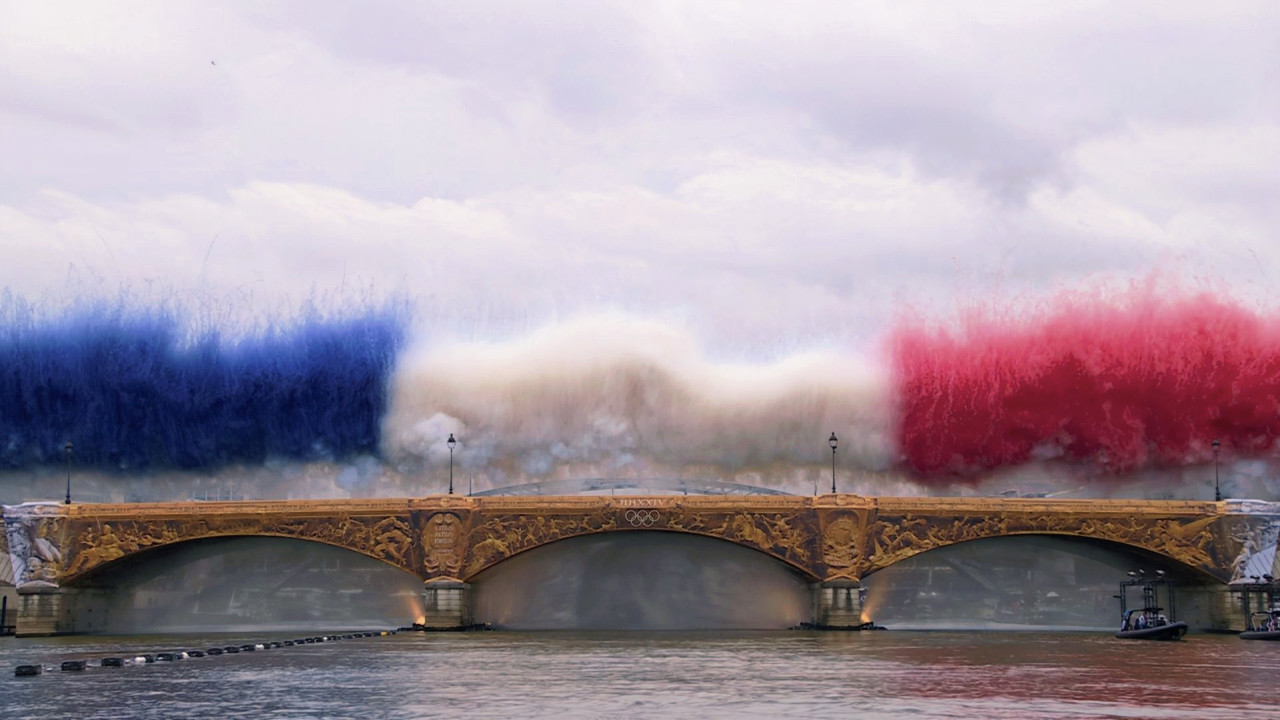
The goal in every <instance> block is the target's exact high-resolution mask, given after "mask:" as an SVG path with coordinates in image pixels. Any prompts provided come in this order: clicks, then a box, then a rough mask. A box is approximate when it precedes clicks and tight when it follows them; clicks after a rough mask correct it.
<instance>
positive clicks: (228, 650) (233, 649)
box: [222, 645, 240, 655]
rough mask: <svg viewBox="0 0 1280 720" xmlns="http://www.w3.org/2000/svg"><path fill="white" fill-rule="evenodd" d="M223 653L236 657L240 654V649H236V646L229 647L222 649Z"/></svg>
mask: <svg viewBox="0 0 1280 720" xmlns="http://www.w3.org/2000/svg"><path fill="white" fill-rule="evenodd" d="M222 651H223V652H225V653H227V654H228V655H235V654H236V653H238V652H240V648H238V647H236V646H235V645H228V646H226V647H224V648H222Z"/></svg>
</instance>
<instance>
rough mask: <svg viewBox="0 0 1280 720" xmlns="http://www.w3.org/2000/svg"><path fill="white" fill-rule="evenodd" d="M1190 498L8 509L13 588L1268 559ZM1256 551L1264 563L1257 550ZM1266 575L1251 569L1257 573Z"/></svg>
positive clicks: (823, 574)
mask: <svg viewBox="0 0 1280 720" xmlns="http://www.w3.org/2000/svg"><path fill="white" fill-rule="evenodd" d="M1233 510H1234V511H1229V512H1225V513H1224V512H1223V508H1221V506H1219V505H1216V504H1213V503H1197V502H1191V501H1097V502H1094V501H1088V502H1086V501H1052V502H1039V503H1037V502H1028V501H1023V500H1019V501H1012V502H1011V501H1006V500H1002V499H995V498H924V497H920V498H860V497H857V496H838V497H835V498H830V499H828V498H801V497H764V498H761V497H750V498H746V497H736V498H721V497H712V496H684V497H681V496H652V497H650V496H633V497H562V498H539V499H536V500H533V499H524V498H483V499H480V498H459V497H452V496H450V497H432V498H422V499H405V500H357V501H342V502H338V503H334V502H327V501H278V502H277V501H263V502H254V503H223V504H217V505H203V504H199V503H172V504H154V505H129V504H120V505H112V504H103V505H81V506H70V507H67V506H64V505H62V504H55V503H32V504H28V505H22V506H11V507H6V508H5V523H6V536H5V538H6V541H7V545H8V547H9V556H10V560H11V564H12V566H13V570H14V582H15V584H19V585H23V584H29V585H34V586H40V585H45V586H55V587H56V586H58V585H60V584H62V583H65V582H75V581H77V580H79V579H80V578H83V577H85V576H86V575H87V574H90V573H92V572H93V571H94V570H96V569H97V568H100V567H103V566H106V565H108V564H111V563H113V562H116V561H118V560H121V559H124V558H127V557H130V556H132V555H135V554H138V553H142V552H146V551H148V550H150V549H154V548H158V547H161V546H164V545H169V544H173V543H179V542H186V541H192V540H200V539H204V538H219V537H237V536H245V537H248V536H272V537H286V538H296V539H300V540H309V541H316V542H322V543H326V544H329V545H334V546H338V547H342V548H346V549H349V550H353V551H355V552H358V553H362V554H364V555H367V556H369V557H373V558H376V559H379V560H382V561H384V562H386V563H389V564H391V565H393V566H395V567H398V568H401V569H403V570H405V571H407V572H410V573H413V574H415V575H418V576H419V577H421V578H423V579H424V580H431V579H454V580H464V581H467V580H470V579H471V578H472V577H474V576H475V575H476V574H477V573H480V572H483V571H484V570H486V569H487V568H489V567H492V566H493V565H495V564H497V563H499V562H501V561H503V560H505V559H507V558H510V557H512V556H513V555H516V554H518V553H521V552H524V551H526V550H529V549H531V548H534V547H538V546H540V545H545V544H548V543H552V542H556V541H558V540H563V539H566V538H570V537H575V536H580V535H589V534H594V533H605V532H615V531H642V532H648V531H659V532H662V531H666V532H681V533H689V534H696V535H703V536H707V537H714V538H719V539H722V540H726V541H728V542H732V543H735V544H738V545H742V546H744V547H748V548H753V549H755V550H758V551H760V552H763V553H766V554H768V555H770V556H772V557H774V558H776V559H778V560H780V561H782V562H785V563H787V564H788V565H790V566H792V567H793V568H795V569H796V570H798V571H799V572H801V573H802V574H805V575H807V576H810V577H811V578H812V579H816V580H823V581H826V580H835V579H847V580H853V581H858V580H861V579H863V578H865V577H867V576H868V575H870V574H871V573H874V572H876V571H878V570H881V569H884V568H886V567H888V566H890V565H892V564H894V563H897V562H900V561H902V560H905V559H907V558H910V557H912V556H915V555H918V554H920V553H923V552H926V551H929V550H932V549H935V548H939V547H943V546H946V545H952V544H955V543H961V542H967V541H972V540H979V539H984V538H993V537H1001V536H1010V535H1024V534H1034V535H1046V534H1047V535H1068V536H1077V537H1082V538H1091V539H1095V540H1100V541H1106V542H1113V543H1120V544H1123V545H1128V546H1130V547H1134V548H1139V549H1142V550H1145V551H1148V552H1151V553H1155V554H1158V555H1160V556H1162V557H1166V558H1168V559H1169V560H1171V561H1174V562H1177V563H1181V564H1184V565H1186V566H1187V567H1189V568H1194V569H1197V570H1199V571H1201V572H1203V573H1205V574H1207V575H1209V576H1212V577H1214V578H1217V579H1218V580H1220V581H1222V582H1228V581H1233V580H1234V581H1241V580H1243V579H1246V578H1247V576H1248V575H1249V574H1250V573H1252V574H1253V575H1258V574H1260V573H1261V572H1265V570H1266V568H1273V567H1274V562H1272V564H1267V563H1266V561H1267V560H1269V559H1270V560H1274V551H1273V550H1272V551H1270V552H1271V554H1270V555H1267V552H1268V548H1274V545H1275V538H1276V535H1277V531H1278V529H1280V514H1277V512H1276V510H1275V508H1274V507H1273V506H1271V505H1266V507H1262V508H1260V509H1244V510H1235V509H1233ZM1263 555H1266V557H1265V558H1264V557H1262V556H1263ZM1255 565H1256V566H1258V567H1262V566H1263V565H1266V568H1264V569H1263V570H1254V569H1250V568H1253V566H1255Z"/></svg>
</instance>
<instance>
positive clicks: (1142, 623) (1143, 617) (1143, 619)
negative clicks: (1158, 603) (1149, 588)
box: [1138, 611, 1147, 630]
mask: <svg viewBox="0 0 1280 720" xmlns="http://www.w3.org/2000/svg"><path fill="white" fill-rule="evenodd" d="M1138 629H1139V630H1146V629H1147V613H1146V612H1145V611H1143V612H1140V613H1138Z"/></svg>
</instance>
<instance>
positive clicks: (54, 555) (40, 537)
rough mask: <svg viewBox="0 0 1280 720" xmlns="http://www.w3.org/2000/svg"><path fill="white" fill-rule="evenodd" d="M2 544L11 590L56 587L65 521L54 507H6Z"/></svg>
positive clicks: (60, 570)
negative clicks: (5, 547) (6, 553)
mask: <svg viewBox="0 0 1280 720" xmlns="http://www.w3.org/2000/svg"><path fill="white" fill-rule="evenodd" d="M4 529H5V533H4V535H5V545H6V546H7V551H8V554H9V562H10V564H11V566H12V569H13V584H14V586H15V587H27V586H34V585H56V584H57V583H58V581H59V578H60V577H61V575H62V559H63V558H62V550H61V549H60V546H61V545H62V536H63V535H64V534H65V532H66V519H65V518H64V517H62V516H61V514H60V513H59V512H58V508H57V506H56V505H49V504H43V503H31V504H28V505H19V506H14V507H11V508H7V509H6V512H5V522H4Z"/></svg>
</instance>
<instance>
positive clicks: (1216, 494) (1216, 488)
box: [1213, 438, 1222, 502]
mask: <svg viewBox="0 0 1280 720" xmlns="http://www.w3.org/2000/svg"><path fill="white" fill-rule="evenodd" d="M1220 447H1222V443H1220V442H1218V438H1214V439H1213V499H1214V501H1215V502H1216V501H1219V500H1221V499H1222V486H1221V485H1219V484H1218V448H1220Z"/></svg>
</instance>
